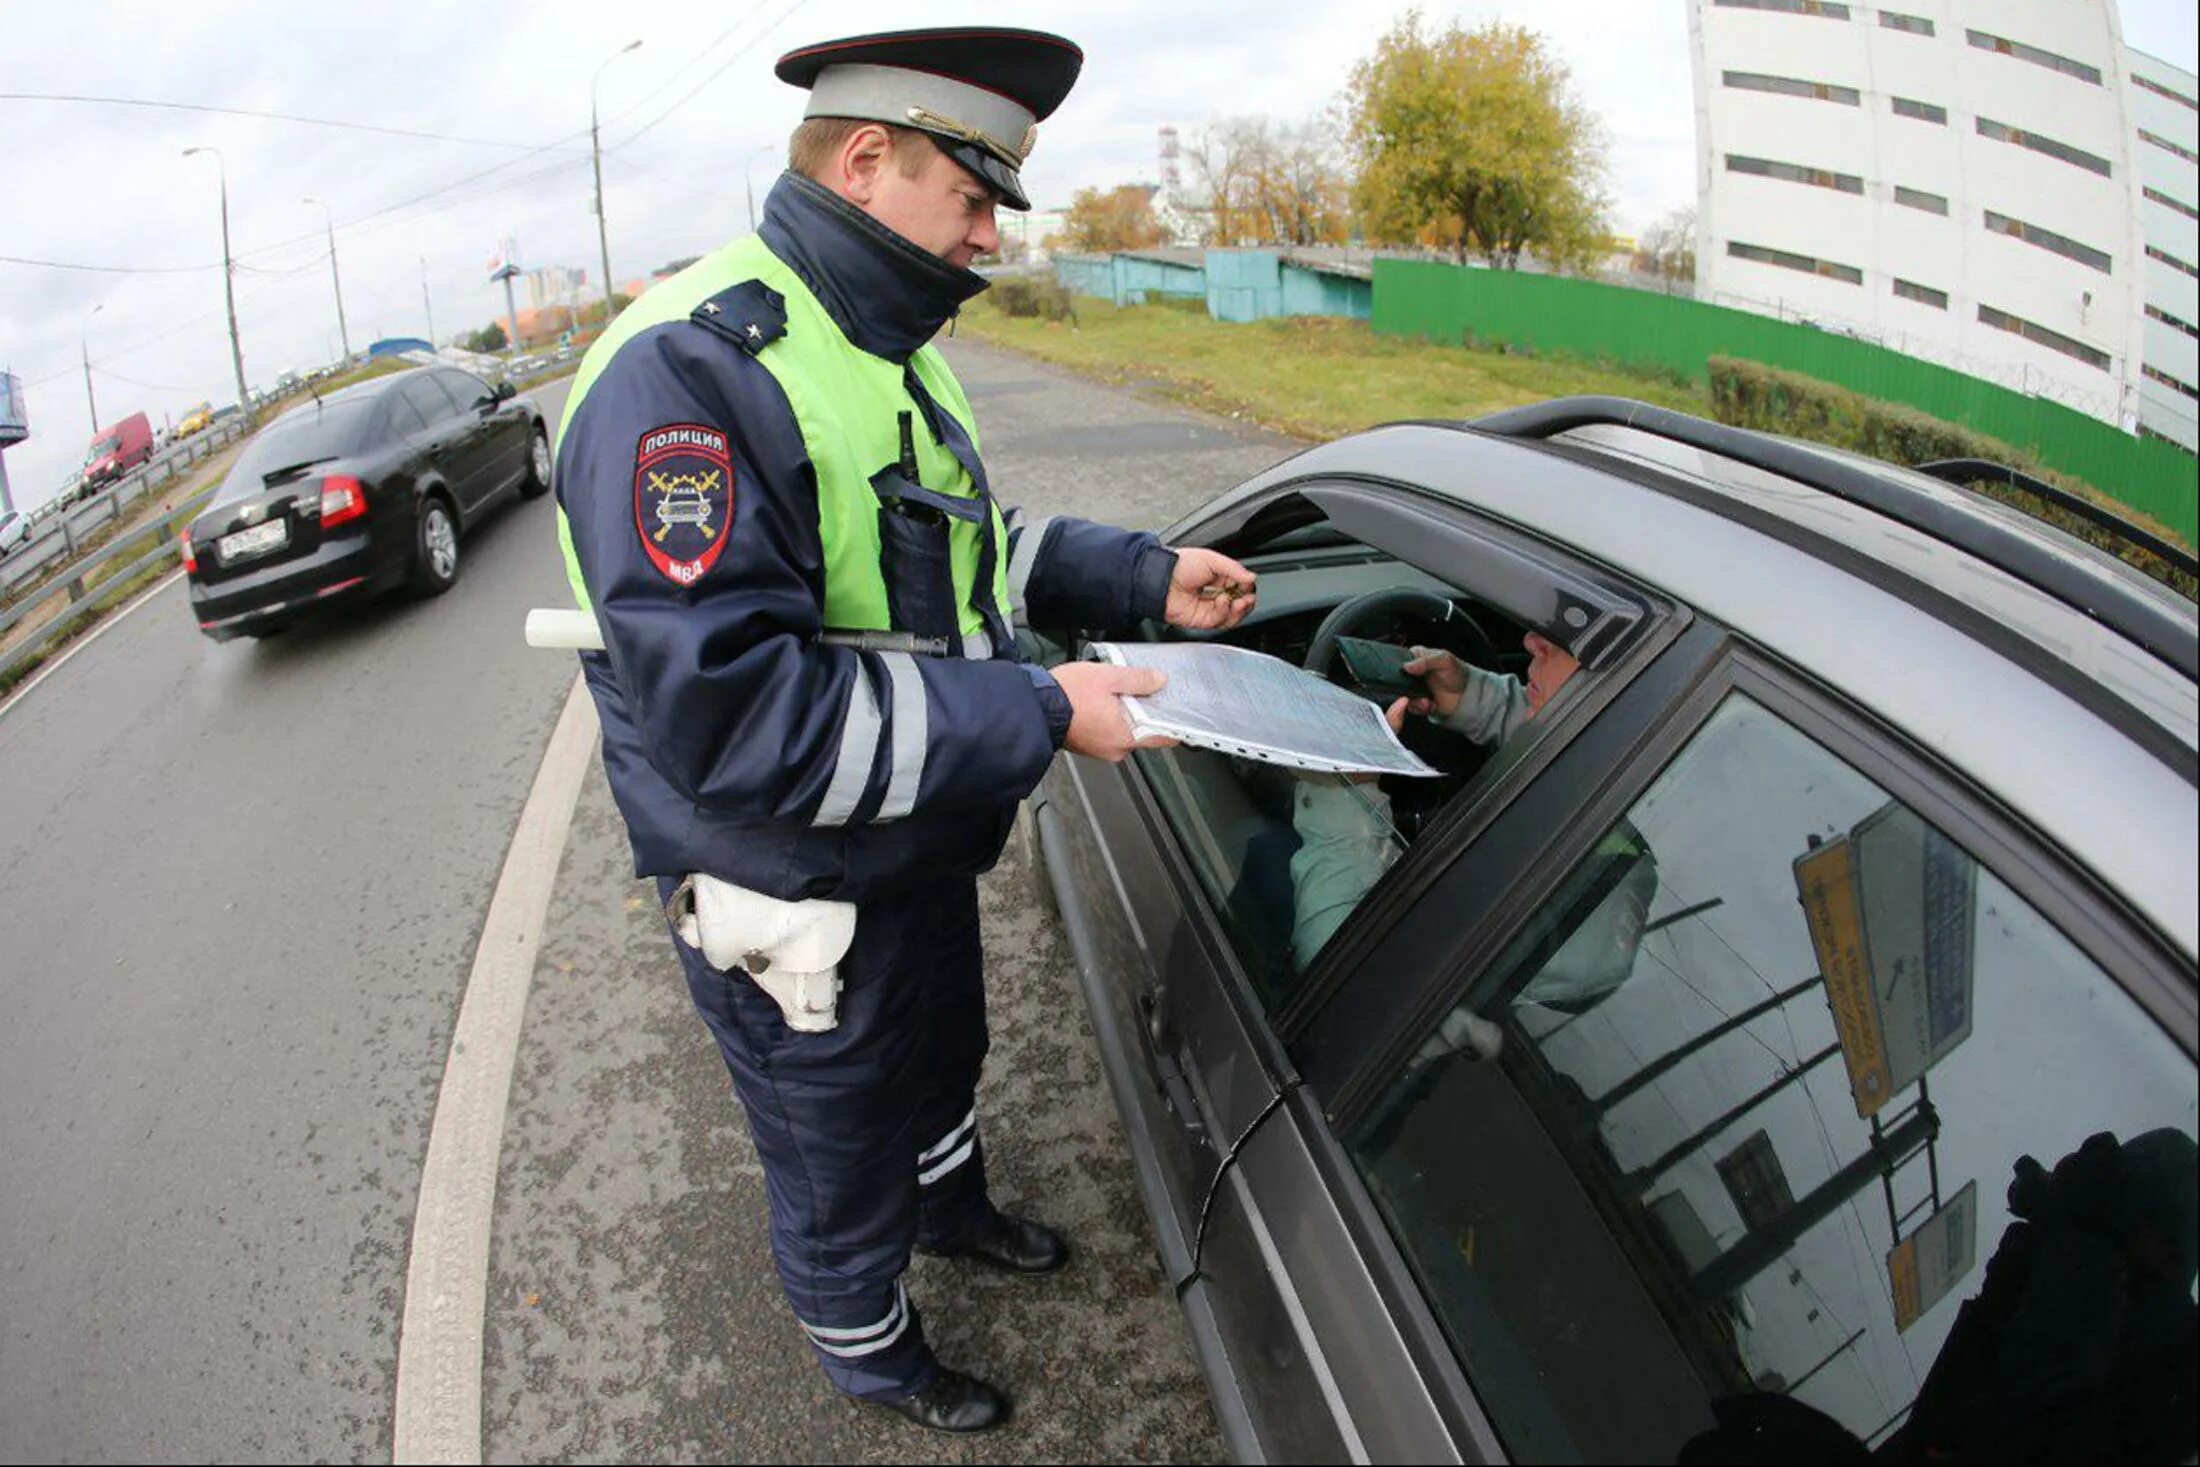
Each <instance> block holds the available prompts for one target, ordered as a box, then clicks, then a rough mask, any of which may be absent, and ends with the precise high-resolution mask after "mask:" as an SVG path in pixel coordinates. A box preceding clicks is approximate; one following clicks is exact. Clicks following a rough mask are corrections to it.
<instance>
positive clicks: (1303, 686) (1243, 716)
mask: <svg viewBox="0 0 2200 1467" xmlns="http://www.w3.org/2000/svg"><path fill="white" fill-rule="evenodd" d="M1088 650H1089V652H1090V655H1091V656H1092V657H1093V658H1094V659H1096V660H1098V661H1101V662H1112V663H1114V664H1115V665H1116V666H1118V667H1151V668H1155V669H1157V670H1159V671H1161V672H1163V673H1166V674H1167V675H1168V678H1169V682H1168V686H1166V687H1164V688H1163V689H1162V690H1161V691H1160V692H1158V693H1155V694H1153V695H1152V696H1151V697H1146V698H1129V697H1126V698H1125V699H1124V700H1123V708H1124V711H1125V712H1126V713H1128V714H1129V716H1130V722H1131V732H1132V733H1134V734H1136V735H1138V736H1139V737H1140V738H1148V737H1155V736H1159V737H1163V738H1172V739H1178V740H1181V741H1182V742H1184V743H1187V744H1193V745H1196V746H1198V747H1200V748H1203V749H1215V750H1219V751H1220V752H1222V753H1225V754H1237V755H1241V756H1243V757H1244V758H1247V759H1259V760H1262V761H1263V762H1265V763H1269V764H1282V765H1287V766H1289V767H1291V768H1293V769H1313V770H1320V771H1323V772H1325V773H1329V774H1408V775H1422V776H1429V777H1434V776H1435V775H1436V774H1437V773H1438V771H1436V770H1434V769H1432V768H1430V767H1429V766H1428V765H1427V764H1424V763H1423V762H1422V761H1421V760H1420V759H1419V758H1417V757H1416V756H1415V755H1414V754H1413V752H1412V751H1411V750H1409V749H1407V748H1406V746H1405V745H1403V744H1401V743H1399V742H1398V736H1397V735H1396V734H1394V733H1392V732H1391V731H1390V725H1389V724H1388V723H1386V722H1384V721H1383V711H1382V709H1380V708H1378V707H1376V706H1375V705H1374V704H1373V703H1370V702H1369V701H1368V700H1367V699H1365V698H1362V697H1360V696H1358V695H1357V694H1354V693H1348V692H1346V691H1345V690H1344V689H1343V688H1340V687H1338V686H1336V685H1335V684H1333V683H1331V682H1329V681H1327V680H1326V679H1324V678H1320V677H1317V676H1315V675H1314V674H1313V673H1310V672H1308V671H1306V670H1305V669H1304V668H1300V667H1294V666H1292V665H1291V664H1290V663H1288V662H1285V661H1284V660H1283V659H1282V658H1280V657H1270V656H1268V655H1267V654H1266V653H1262V652H1248V651H1246V650H1245V649H1244V648H1242V647H1225V646H1223V645H1222V644H1221V643H1219V642H1166V643H1148V642H1095V643H1093V644H1092V645H1091V647H1090V648H1089V649H1088Z"/></svg>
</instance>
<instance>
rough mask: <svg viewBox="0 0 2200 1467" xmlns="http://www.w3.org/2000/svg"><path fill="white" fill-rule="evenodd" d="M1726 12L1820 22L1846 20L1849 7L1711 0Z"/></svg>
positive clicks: (1818, 0) (1815, 0)
mask: <svg viewBox="0 0 2200 1467" xmlns="http://www.w3.org/2000/svg"><path fill="white" fill-rule="evenodd" d="M1711 3H1712V4H1714V5H1720V6H1724V7H1725V8H1726V9H1728V10H1777V11H1779V12H1781V13H1782V14H1784V15H1815V16H1817V17H1818V18H1819V19H1821V20H1847V19H1848V18H1849V7H1848V6H1846V5H1837V4H1835V3H1834V0H1711Z"/></svg>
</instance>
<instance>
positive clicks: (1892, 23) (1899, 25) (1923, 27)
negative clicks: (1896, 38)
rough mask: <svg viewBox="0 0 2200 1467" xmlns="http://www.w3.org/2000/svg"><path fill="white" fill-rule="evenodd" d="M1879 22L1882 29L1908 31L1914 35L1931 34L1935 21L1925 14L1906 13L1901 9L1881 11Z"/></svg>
mask: <svg viewBox="0 0 2200 1467" xmlns="http://www.w3.org/2000/svg"><path fill="white" fill-rule="evenodd" d="M1879 24H1880V26H1881V28H1882V29H1885V30H1890V31H1908V32H1909V33H1910V34H1911V35H1913V36H1929V35H1931V34H1932V33H1933V23H1932V22H1931V21H1929V20H1927V19H1926V18H1925V17H1924V16H1922V15H1904V14H1903V13H1902V12H1901V11H1899V10H1882V11H1880V12H1879Z"/></svg>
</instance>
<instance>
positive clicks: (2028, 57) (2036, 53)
mask: <svg viewBox="0 0 2200 1467" xmlns="http://www.w3.org/2000/svg"><path fill="white" fill-rule="evenodd" d="M1963 35H1964V39H1965V40H1968V41H1969V42H1970V43H1971V44H1972V45H1974V46H1976V47H1978V48H1979V49H1980V50H1981V51H1992V52H1995V53H1996V54H1998V55H2002V56H2014V57H2015V58H2016V59H2017V60H2019V61H2029V62H2031V63H2032V64H2033V65H2034V66H2044V67H2046V68H2047V69H2048V70H2049V71H2059V72H2061V73H2062V74H2063V75H2064V76H2074V77H2076V78H2077V79H2078V80H2079V81H2082V82H2091V83H2092V84H2093V85H2094V86H2099V85H2100V84H2101V69H2100V68H2099V67H2097V66H2088V65H2086V64H2085V63H2084V62H2083V61H2073V60H2071V59H2070V58H2069V57H2068V56H2057V55H2056V54H2055V53H2054V52H2052V51H2042V50H2041V49H2040V48H2039V47H2037V46H2027V45H2025V44H2024V42H2022V41H2012V40H2010V39H2009V38H2008V37H2006V36H1995V35H1988V34H1987V33H1986V32H1985V31H1965V32H1964V33H1963Z"/></svg>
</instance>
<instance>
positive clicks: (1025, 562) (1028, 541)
mask: <svg viewBox="0 0 2200 1467" xmlns="http://www.w3.org/2000/svg"><path fill="white" fill-rule="evenodd" d="M1053 523H1054V516H1052V515H1041V516H1040V517H1039V518H1037V519H1035V520H1032V521H1031V522H1030V523H1028V524H1026V525H1024V526H1023V528H1022V530H1021V531H1020V532H1019V533H1018V534H1017V536H1016V544H1015V547H1014V548H1013V549H1011V550H1010V551H1009V552H1008V605H1009V609H1010V611H1011V612H1013V613H1014V615H1015V617H1016V619H1017V620H1018V621H1022V620H1024V619H1025V615H1024V591H1025V588H1026V587H1028V586H1030V584H1031V570H1032V567H1033V566H1035V565H1037V564H1038V562H1039V547H1040V545H1042V544H1043V543H1045V541H1046V538H1047V527H1048V526H1049V525H1052V524H1053Z"/></svg>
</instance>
